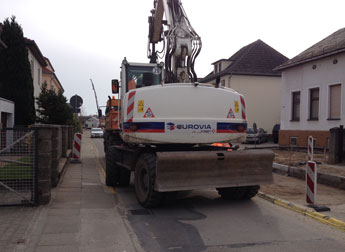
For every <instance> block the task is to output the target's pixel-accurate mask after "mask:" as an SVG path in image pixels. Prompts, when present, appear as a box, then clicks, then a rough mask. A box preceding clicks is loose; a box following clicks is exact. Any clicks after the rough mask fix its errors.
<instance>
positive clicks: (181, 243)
mask: <svg viewBox="0 0 345 252" xmlns="http://www.w3.org/2000/svg"><path fill="white" fill-rule="evenodd" d="M92 142H93V144H94V145H95V146H96V149H97V153H96V156H97V157H98V158H99V159H100V161H101V163H102V165H103V167H105V159H104V152H103V139H93V140H92ZM132 180H133V178H132ZM115 196H116V197H115V198H116V199H117V211H120V212H121V215H122V216H123V221H124V222H125V224H126V225H127V226H128V230H129V231H128V232H130V233H131V235H132V237H135V240H136V241H137V242H138V243H139V245H140V246H139V247H141V248H142V250H141V251H147V252H148V251H155V252H156V251H157V252H160V251H167V252H171V251H188V252H194V251H195V252H196V251H207V252H208V251H210V252H211V251H217V252H218V251H219V252H220V251H265V252H270V251H313V252H319V251H320V252H321V251H322V252H324V251H337V252H338V251H345V233H344V232H342V231H339V230H337V229H334V228H331V227H329V226H326V225H324V224H321V223H319V222H316V221H314V220H311V219H309V218H307V217H305V216H302V215H299V214H296V213H294V212H291V211H289V210H286V209H284V208H281V207H279V206H277V205H273V204H272V203H270V202H268V201H266V200H264V199H261V198H258V197H255V198H253V199H252V200H250V201H246V202H231V201H224V200H222V199H220V197H219V196H218V194H217V192H216V191H215V190H214V191H213V190H195V191H189V192H183V193H179V194H178V195H177V198H175V199H174V197H172V198H171V199H168V200H167V201H166V202H165V204H164V205H163V206H162V207H160V208H157V209H153V210H147V209H144V208H142V207H141V206H140V205H139V204H138V203H137V201H136V198H135V192H134V186H133V183H131V185H130V186H129V187H128V188H115Z"/></svg>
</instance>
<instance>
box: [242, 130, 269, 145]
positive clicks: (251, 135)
mask: <svg viewBox="0 0 345 252" xmlns="http://www.w3.org/2000/svg"><path fill="white" fill-rule="evenodd" d="M267 141H268V134H267V132H266V131H265V130H264V129H263V128H259V129H257V131H255V130H254V129H253V128H248V129H247V137H246V143H255V142H256V143H257V144H260V143H264V142H267Z"/></svg>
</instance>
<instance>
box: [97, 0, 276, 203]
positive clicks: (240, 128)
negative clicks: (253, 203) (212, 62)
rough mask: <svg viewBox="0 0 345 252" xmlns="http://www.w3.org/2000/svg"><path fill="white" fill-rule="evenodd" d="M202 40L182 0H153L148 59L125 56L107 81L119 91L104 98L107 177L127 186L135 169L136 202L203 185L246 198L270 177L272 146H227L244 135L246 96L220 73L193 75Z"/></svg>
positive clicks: (229, 196) (156, 199)
mask: <svg viewBox="0 0 345 252" xmlns="http://www.w3.org/2000/svg"><path fill="white" fill-rule="evenodd" d="M164 18H165V19H164ZM158 45H160V46H161V48H160V51H159V50H158V49H157V48H158ZM201 47H202V43H201V38H200V36H199V35H198V34H197V33H196V32H195V30H194V29H193V27H192V26H191V23H190V21H189V20H188V18H187V15H186V13H185V11H184V8H183V6H182V3H181V1H180V0H155V1H154V8H153V9H152V11H151V15H150V16H149V45H148V58H149V59H150V62H149V63H134V62H128V61H127V59H126V58H124V60H123V61H122V65H121V73H120V75H121V79H120V81H119V80H113V81H112V91H113V93H114V94H118V96H119V99H115V98H110V97H109V101H108V113H107V116H108V117H109V118H112V123H113V127H112V128H111V127H110V128H109V126H108V130H107V129H106V133H105V136H104V148H105V150H106V152H105V156H106V184H107V185H108V186H128V185H129V183H130V176H131V172H134V187H135V192H136V197H137V200H138V202H139V203H140V204H141V205H142V206H143V207H147V208H151V207H156V206H158V205H160V203H161V202H162V200H163V199H164V197H165V195H166V193H167V192H174V191H184V190H194V189H204V188H210V189H216V190H217V191H218V193H219V195H220V196H221V197H222V198H224V199H250V198H252V197H254V196H255V195H256V194H257V193H258V190H259V188H260V185H261V184H267V183H271V182H272V181H273V178H272V162H273V158H274V154H273V152H272V151H271V150H240V149H238V148H237V147H233V146H234V144H236V143H241V142H243V141H244V140H245V137H246V130H247V118H246V115H247V114H246V103H245V97H244V96H243V95H241V94H239V93H238V92H236V91H234V90H232V89H230V88H226V87H222V86H220V85H219V80H218V81H217V84H216V85H213V84H203V83H199V82H198V78H197V75H196V72H195V69H194V65H195V59H196V58H197V56H198V55H199V53H200V50H201ZM159 59H164V60H162V61H159ZM111 113H112V114H111ZM110 115H111V116H110ZM115 118H116V119H115ZM109 125H110V124H109Z"/></svg>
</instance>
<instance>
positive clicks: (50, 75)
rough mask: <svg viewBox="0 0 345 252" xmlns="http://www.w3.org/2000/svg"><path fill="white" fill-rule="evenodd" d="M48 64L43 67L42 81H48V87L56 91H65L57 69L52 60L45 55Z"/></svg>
mask: <svg viewBox="0 0 345 252" xmlns="http://www.w3.org/2000/svg"><path fill="white" fill-rule="evenodd" d="M44 59H45V61H46V63H47V66H46V67H44V68H43V69H42V83H44V82H45V83H47V88H48V89H52V90H54V91H55V92H56V93H58V92H59V91H61V92H62V93H63V92H64V89H63V87H62V85H61V83H60V81H59V79H58V77H57V76H56V74H55V69H54V67H53V65H52V64H51V62H50V60H49V59H48V58H46V57H44Z"/></svg>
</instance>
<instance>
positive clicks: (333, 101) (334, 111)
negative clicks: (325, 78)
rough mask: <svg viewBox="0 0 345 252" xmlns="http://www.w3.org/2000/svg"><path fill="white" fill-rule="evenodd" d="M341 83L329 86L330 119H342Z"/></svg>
mask: <svg viewBox="0 0 345 252" xmlns="http://www.w3.org/2000/svg"><path fill="white" fill-rule="evenodd" d="M340 108H341V84H337V85H332V86H329V119H330V120H340Z"/></svg>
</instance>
